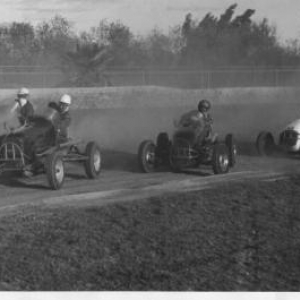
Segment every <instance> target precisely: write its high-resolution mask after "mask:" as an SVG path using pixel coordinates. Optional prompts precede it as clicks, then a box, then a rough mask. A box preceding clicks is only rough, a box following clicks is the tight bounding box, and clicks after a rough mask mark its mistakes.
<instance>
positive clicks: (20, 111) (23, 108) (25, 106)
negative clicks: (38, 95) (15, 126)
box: [11, 87, 34, 126]
mask: <svg viewBox="0 0 300 300" xmlns="http://www.w3.org/2000/svg"><path fill="white" fill-rule="evenodd" d="M28 97H29V90H28V89H27V88H25V87H22V88H21V89H20V90H19V91H18V93H17V99H16V100H15V101H16V103H15V105H14V106H13V108H12V109H11V112H12V113H13V112H15V111H16V112H17V116H18V119H19V122H20V125H21V126H22V125H25V124H26V122H27V121H28V119H29V118H30V117H32V116H33V115H34V109H33V106H32V104H31V103H30V101H29V100H28Z"/></svg>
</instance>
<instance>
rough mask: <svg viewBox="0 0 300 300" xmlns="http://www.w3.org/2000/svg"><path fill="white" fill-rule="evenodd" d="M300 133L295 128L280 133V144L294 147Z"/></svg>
mask: <svg viewBox="0 0 300 300" xmlns="http://www.w3.org/2000/svg"><path fill="white" fill-rule="evenodd" d="M298 137H299V134H298V132H297V131H295V130H285V131H283V132H282V133H281V134H280V138H279V144H280V145H282V146H288V147H293V146H295V145H296V144H297V141H298Z"/></svg>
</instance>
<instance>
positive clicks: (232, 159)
mask: <svg viewBox="0 0 300 300" xmlns="http://www.w3.org/2000/svg"><path fill="white" fill-rule="evenodd" d="M225 144H226V146H227V148H228V153H229V166H230V167H231V168H232V167H234V166H235V164H236V157H237V145H236V142H235V140H234V137H233V135H232V134H227V136H226V138H225Z"/></svg>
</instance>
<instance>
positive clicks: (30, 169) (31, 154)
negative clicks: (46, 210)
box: [0, 108, 101, 190]
mask: <svg viewBox="0 0 300 300" xmlns="http://www.w3.org/2000/svg"><path fill="white" fill-rule="evenodd" d="M57 122H58V113H57V111H55V110H53V109H51V108H48V109H47V111H46V112H45V113H44V114H42V115H40V116H34V117H32V118H30V119H29V121H28V122H27V123H26V124H25V125H24V126H22V127H20V128H17V129H15V130H11V129H8V128H7V133H6V134H4V135H2V136H0V174H3V173H6V172H9V173H11V174H12V175H14V174H15V175H17V174H21V175H25V176H34V175H37V174H41V173H46V175H47V179H48V182H49V185H50V187H51V188H52V189H55V190H57V189H60V188H61V187H62V185H63V182H64V178H65V163H66V162H80V163H82V165H83V166H84V169H85V173H86V175H87V177H88V178H91V179H93V178H96V177H98V176H99V174H100V171H101V152H100V149H99V146H98V145H97V143H95V142H93V141H91V142H88V143H84V142H82V141H75V140H72V139H66V140H64V141H61V140H59V138H58V135H57Z"/></svg>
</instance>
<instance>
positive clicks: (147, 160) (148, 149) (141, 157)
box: [138, 140, 156, 173]
mask: <svg viewBox="0 0 300 300" xmlns="http://www.w3.org/2000/svg"><path fill="white" fill-rule="evenodd" d="M155 148H156V147H155V144H154V143H153V142H152V141H150V140H147V141H144V142H142V143H141V144H140V146H139V150H138V163H139V167H140V169H141V170H142V171H143V172H144V173H151V172H154V171H155Z"/></svg>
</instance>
